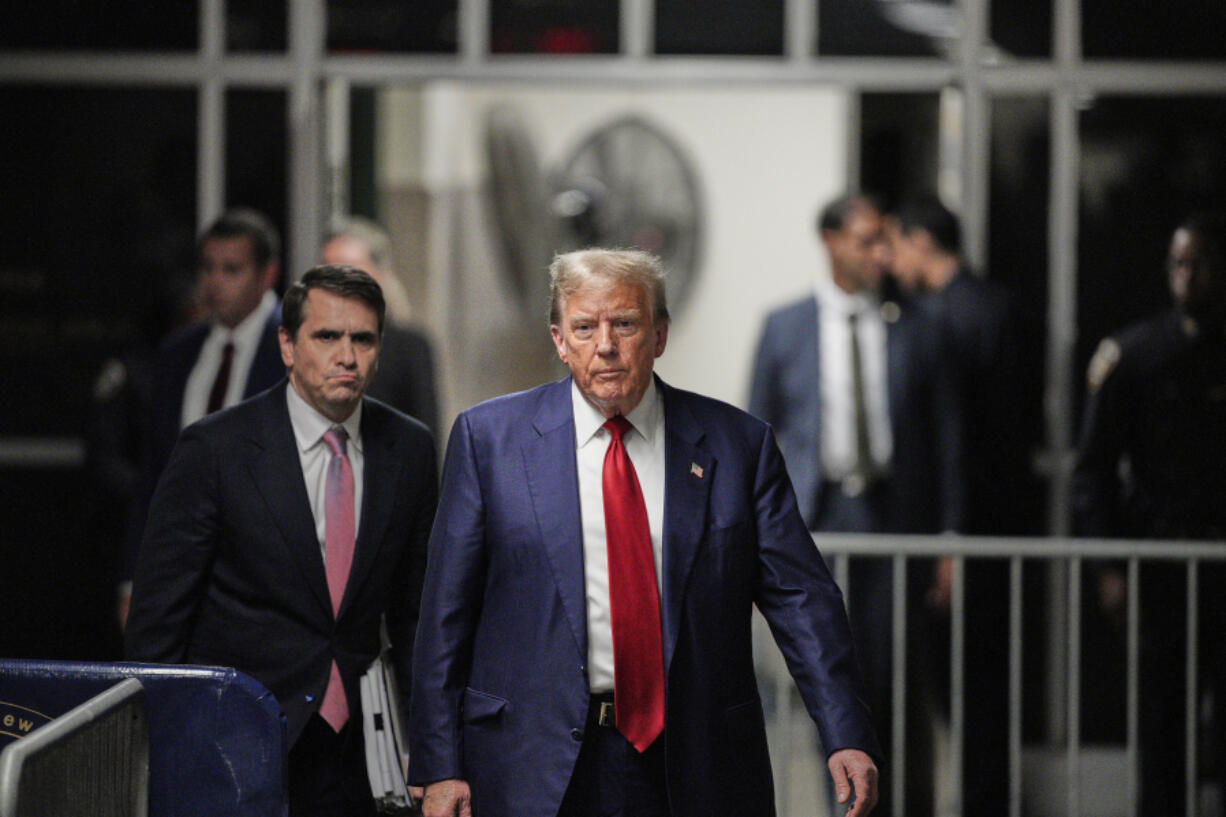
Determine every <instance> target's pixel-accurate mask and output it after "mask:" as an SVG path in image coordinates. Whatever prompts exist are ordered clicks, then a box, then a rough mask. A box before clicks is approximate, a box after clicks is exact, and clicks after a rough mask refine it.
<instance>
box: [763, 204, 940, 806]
mask: <svg viewBox="0 0 1226 817" xmlns="http://www.w3.org/2000/svg"><path fill="white" fill-rule="evenodd" d="M817 228H818V230H817V231H818V236H819V238H820V240H821V242H822V245H823V247H824V248H825V250H826V252H827V255H828V256H829V260H830V275H829V276H828V277H822V278H820V279H819V280H818V281H817V283H816V285H815V288H814V293H813V294H812V295H809V296H807V297H805V298H802V299H800V300H798V301H796V302H794V303H791V304H788V305H785V306H783V307H782V308H780V309H778V310H777V311H775V312H773V313H772V314H771V315H770V316H769V317H768V318H767V320H766V325H765V327H764V329H763V332H762V337H761V340H760V342H759V345H758V350H757V358H756V360H755V363H754V371H753V386H752V390H751V395H750V401H749V410H750V412H751V413H752V414H753V415H754V416H755V417H758V418H759V419H761V420H764V421H766V422H767V423H769V424H770V425H771V428H772V429H773V431H774V432H775V433H776V434H777V435H778V437H779V447H780V449H781V450H782V451H783V456H784V459H785V460H786V461H787V469H788V473H789V474H790V475H791V478H792V484H793V485H794V486H795V487H796V494H797V501H798V503H799V505H800V511H801V514H802V516H803V517H804V520H805V523H806V524H807V525H808V527H809V528H810V529H811V530H815V531H826V532H854V533H935V532H940V531H952V530H960V529H961V527H962V515H963V504H964V503H963V491H964V484H963V478H962V437H961V422H960V416H961V408H960V403H959V399H958V393H957V391H956V389H955V386H954V381H953V379H952V372H951V370H950V369H949V368H948V365H947V363H946V360H945V358H944V355H943V354H942V347H941V338H940V334H939V331H938V326H937V325H936V323H935V322H934V321H932V320H931V319H930V318H929V316H928V315H927V314H926V313H925V312H924V311H922V310H918V309H915V308H914V307H913V306H912V305H911V304H909V303H908V302H907V301H906V300H905V299H903V298H901V297H889V298H887V297H883V295H882V291H881V290H882V284H883V282H884V278H885V272H886V268H887V265H888V262H889V252H888V246H887V243H886V235H885V231H884V222H883V219H882V214H881V210H880V208H879V207H878V205H877V204H876V202H875V201H874V200H873V199H871V198H870V197H867V196H864V195H860V194H854V193H853V194H847V195H844V196H841V197H839V198H837V199H835V200H834V201H832V202H830V203H829V204H828V205H826V207H825V208H823V210H822V212H821V215H820V217H819V221H818V224H817ZM921 572H922V571H920V570H917V569H916V568H915V567H914V566H913V567H912V569H911V571H910V573H911V575H912V576H916V577H918V576H919V574H920V573H921ZM892 579H893V569H892V566H891V564H890V562H889V561H888V560H883V559H860V560H855V561H853V562H852V564H851V571H850V577H849V588H848V601H849V610H850V617H851V624H852V629H853V631H854V633H855V637H856V645H857V648H858V652H859V655H860V657H861V660H863V662H864V673H865V676H866V680H867V681H868V687H869V694H870V696H871V697H870V699H869V700H870V706H871V708H872V711H873V715H874V717H875V718H876V719H877V731H878V734H880V735H881V736H882V737H883V739H886V740H887V741H888V738H889V735H890V734H891V729H890V718H891V683H890V681H891V675H892V666H891V665H892V660H891V656H892V625H891V620H892V611H893V592H892ZM911 584H912V585H913V586H912V587H909V588H908V591H909V596H910V604H909V612H910V613H911V615H909V616H908V618H907V622H908V628H909V630H910V632H909V634H908V641H909V642H910V643H909V647H908V651H907V654H908V655H909V656H912V657H913V660H912V661H911V662H910V665H911V669H913V670H914V671H915V672H916V673H917V675H919V674H922V673H923V669H922V668H921V666H920V665H921V663H922V661H923V659H924V657H925V654H926V652H927V650H926V649H925V648H924V647H923V646H922V643H923V642H922V639H923V638H924V637H925V633H924V629H925V627H924V624H925V621H924V616H923V615H922V614H917V613H922V611H923V605H924V599H925V595H926V591H927V590H928V581H927V578H926V577H923V578H922V580H921V581H913V582H912V583H911ZM920 677H922V675H921V676H920ZM908 680H909V681H910V680H912V679H908ZM915 680H918V678H917V679H915ZM910 686H911V689H912V690H917V689H919V688H920V686H919V685H918V684H914V685H910ZM922 697H923V696H922V695H916V694H912V695H910V696H909V698H910V699H911V701H912V705H910V706H908V712H907V721H906V722H907V734H908V737H909V740H908V743H909V744H911V745H912V747H913V748H912V750H911V751H909V752H908V757H909V758H910V759H911V760H912V761H915V760H917V759H918V760H919V762H918V763H917V762H909V763H908V770H907V771H908V775H907V790H908V798H907V799H908V811H907V813H908V814H923V813H925V808H930V807H931V806H930V804H931V801H932V797H931V775H930V774H929V773H928V771H927V770H926V769H924V768H922V767H923V766H924V764H925V762H926V761H924V760H923V754H924V751H923V749H922V744H923V743H924V742H925V741H924V739H923V737H922V733H923V729H924V727H925V723H926V720H925V719H924V717H923V714H922V713H921V712H920V711H919V710H918V707H917V706H916V705H915V704H917V703H918V701H917V699H920V698H922ZM888 791H889V787H886V792H887V793H888ZM883 800H887V798H883ZM889 805H891V804H889V803H888V801H887V802H883V808H884V807H886V806H889Z"/></svg>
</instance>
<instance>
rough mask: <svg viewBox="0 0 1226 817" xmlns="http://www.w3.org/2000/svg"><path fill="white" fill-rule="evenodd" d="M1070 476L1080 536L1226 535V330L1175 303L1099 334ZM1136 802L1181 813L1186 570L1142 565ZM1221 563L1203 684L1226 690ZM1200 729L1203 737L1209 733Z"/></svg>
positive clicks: (1204, 587)
mask: <svg viewBox="0 0 1226 817" xmlns="http://www.w3.org/2000/svg"><path fill="white" fill-rule="evenodd" d="M1087 380H1088V388H1089V396H1088V401H1087V404H1086V410H1085V416H1084V418H1083V424H1082V429H1081V443H1080V447H1079V451H1078V456H1077V464H1076V468H1075V471H1074V479H1073V508H1074V514H1075V523H1076V530H1077V532H1078V533H1079V534H1081V535H1083V536H1094V537H1125V538H1151V539H1210V540H1215V539H1226V330H1224V329H1223V328H1222V327H1220V326H1219V327H1216V328H1209V327H1206V326H1203V325H1201V324H1198V322H1197V321H1196V320H1195V319H1193V318H1191V317H1189V316H1188V315H1186V314H1185V313H1184V312H1183V311H1181V310H1180V309H1178V308H1172V309H1169V310H1167V311H1165V312H1163V313H1161V314H1159V315H1157V316H1155V317H1153V318H1150V319H1148V320H1146V321H1143V322H1141V323H1138V324H1136V325H1134V326H1131V327H1129V328H1127V329H1125V330H1124V331H1122V332H1120V333H1119V334H1118V335H1116V336H1114V337H1111V338H1107V339H1106V340H1104V341H1103V342H1102V343H1101V344H1100V346H1099V348H1098V351H1097V352H1096V353H1095V355H1094V358H1093V360H1092V361H1091V363H1090V366H1089V370H1088V375H1087ZM1141 571H1142V572H1141V575H1142V580H1141V586H1140V615H1141V633H1140V636H1141V656H1140V684H1141V687H1140V697H1141V705H1140V723H1139V726H1140V744H1141V745H1140V748H1141V775H1140V784H1141V812H1142V813H1144V814H1147V815H1165V814H1183V813H1184V803H1183V789H1184V787H1183V785H1182V781H1183V780H1184V751H1183V748H1184V718H1185V716H1184V706H1185V704H1184V701H1185V683H1184V682H1185V678H1184V672H1183V667H1184V666H1185V665H1186V664H1185V655H1184V653H1185V649H1184V644H1185V640H1186V639H1185V638H1184V633H1186V632H1187V629H1186V628H1187V619H1186V613H1185V610H1186V592H1185V587H1186V572H1185V570H1184V567H1183V565H1182V564H1181V563H1177V562H1175V563H1170V564H1166V563H1161V562H1153V561H1151V562H1145V563H1142V566H1141ZM1220 571H1221V568H1220V567H1219V566H1217V565H1214V564H1206V565H1204V566H1203V567H1202V569H1201V583H1200V584H1201V602H1202V604H1201V611H1200V614H1201V619H1200V625H1199V626H1200V633H1201V639H1200V641H1201V646H1200V649H1199V655H1200V670H1201V671H1200V676H1201V677H1200V679H1199V682H1200V683H1199V686H1198V689H1199V691H1200V692H1201V693H1202V697H1203V693H1204V692H1205V691H1206V689H1208V690H1210V691H1213V692H1214V693H1215V695H1214V697H1215V698H1216V699H1217V700H1218V701H1221V699H1222V695H1223V693H1226V667H1224V666H1223V650H1222V649H1221V645H1220V641H1221V637H1222V636H1221V633H1222V625H1223V623H1224V620H1226V616H1224V615H1223V609H1224V605H1223V603H1222V601H1221V600H1220V598H1219V597H1220V596H1221V593H1220V592H1218V591H1217V590H1215V588H1219V587H1220V586H1221V580H1222V574H1221V572H1220ZM1217 707H1218V709H1219V711H1218V712H1216V713H1214V715H1213V720H1212V722H1211V723H1208V724H1202V726H1201V732H1200V735H1201V741H1200V743H1201V746H1200V757H1201V770H1200V773H1201V775H1202V776H1203V775H1204V773H1205V772H1206V770H1207V768H1206V766H1207V764H1216V765H1217V769H1216V770H1213V769H1212V768H1209V769H1208V771H1211V772H1212V774H1213V776H1216V777H1218V778H1219V779H1220V778H1221V777H1222V769H1221V763H1222V761H1223V752H1222V749H1223V748H1224V746H1223V744H1224V743H1226V741H1223V739H1222V721H1223V717H1222V713H1221V711H1220V709H1221V704H1220V703H1219V704H1218V705H1217ZM1206 739H1207V740H1206Z"/></svg>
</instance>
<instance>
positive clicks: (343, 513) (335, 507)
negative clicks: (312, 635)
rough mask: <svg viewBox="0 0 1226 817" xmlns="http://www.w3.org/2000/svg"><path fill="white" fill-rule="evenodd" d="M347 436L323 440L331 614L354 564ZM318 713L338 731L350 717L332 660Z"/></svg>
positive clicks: (339, 432) (339, 431)
mask: <svg viewBox="0 0 1226 817" xmlns="http://www.w3.org/2000/svg"><path fill="white" fill-rule="evenodd" d="M347 439H348V435H347V434H346V433H345V429H343V428H333V429H330V430H329V431H328V432H327V433H326V434H324V443H325V444H327V446H328V448H329V449H330V450H331V451H332V459H331V460H329V461H328V479H327V483H326V485H325V488H324V569H325V571H326V572H327V574H328V594H329V596H331V598H332V613H333V615H335V614H336V613H337V612H339V611H340V609H341V598H342V597H343V596H344V595H345V583H346V582H347V581H348V580H349V567H350V565H352V564H353V541H354V536H355V532H354V519H353V468H352V467H351V466H350V465H349V457H348V456H347V455H346V453H345V442H346V440H347ZM319 714H320V715H321V716H322V717H323V719H324V720H326V721H327V722H328V724H329V725H330V726H331V727H332V728H333V729H334V730H335V731H337V732H339V731H341V727H343V726H344V725H345V722H346V721H348V720H349V704H348V703H347V702H346V700H345V687H344V685H343V684H342V683H341V673H340V669H339V668H338V667H337V666H336V662H335V661H333V662H332V671H331V674H330V675H329V677H328V688H327V690H326V691H325V692H324V699H323V702H322V703H321V704H320V705H319Z"/></svg>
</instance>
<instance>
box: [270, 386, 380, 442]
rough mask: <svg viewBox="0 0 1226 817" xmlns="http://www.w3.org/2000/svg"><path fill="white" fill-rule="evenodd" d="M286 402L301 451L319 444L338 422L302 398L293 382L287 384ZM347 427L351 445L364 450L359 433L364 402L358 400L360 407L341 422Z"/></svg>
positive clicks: (295, 437)
mask: <svg viewBox="0 0 1226 817" xmlns="http://www.w3.org/2000/svg"><path fill="white" fill-rule="evenodd" d="M285 392H286V403H287V404H288V405H289V422H290V425H291V426H293V428H294V439H295V440H296V441H297V443H298V449H299V451H302V452H305V451H307V450H308V449H310V448H312V447H314V446H316V445H319V444H320V442H321V441H322V440H323V437H324V434H326V433H328V430H329V429H331V428H333V427H334V426H336V425H337V424H336V423H334V422H332V421H331V420H329V419H328V418H327V417H325V416H323V415H322V414H320V413H319V412H318V411H316V410H315V408H314V407H313V406H312V405H311V404H310V403H308V402H307V401H306V400H303V399H302V395H300V394H299V393H298V392H297V391H296V390H295V389H294V384H293V383H286V384H285ZM340 425H341V426H342V427H344V429H345V433H347V434H348V435H349V443H348V444H349V445H352V446H354V447H356V448H357V449H358V451H361V450H362V436H361V434H360V433H359V432H360V429H361V426H362V403H361V401H358V407H357V408H355V409H354V410H353V414H350V415H349V418H348V419H347V420H345V422H343V423H341V424H340Z"/></svg>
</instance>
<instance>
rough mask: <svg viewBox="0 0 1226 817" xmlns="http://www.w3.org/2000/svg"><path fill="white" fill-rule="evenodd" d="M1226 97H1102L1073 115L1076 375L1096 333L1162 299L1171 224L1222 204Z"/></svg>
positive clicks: (1126, 321)
mask: <svg viewBox="0 0 1226 817" xmlns="http://www.w3.org/2000/svg"><path fill="white" fill-rule="evenodd" d="M1224 131H1226V97H1220V96H1218V97H1178V98H1162V99H1153V98H1150V99H1146V98H1135V97H1103V98H1099V99H1098V100H1096V101H1095V102H1094V104H1093V105H1092V107H1090V108H1088V109H1087V110H1086V111H1085V112H1084V113H1082V115H1081V151H1082V156H1081V202H1080V211H1081V222H1080V223H1081V227H1080V241H1079V250H1078V269H1079V273H1078V280H1077V286H1078V296H1077V325H1078V333H1079V337H1078V343H1077V369H1076V371H1077V372H1078V373H1079V376H1078V378H1077V382H1078V384H1079V385H1080V384H1083V383H1084V382H1085V378H1084V377H1082V376H1080V375H1081V374H1084V373H1085V371H1086V364H1087V361H1088V359H1089V357H1090V355H1091V354H1092V353H1093V352H1094V349H1095V347H1096V346H1097V345H1098V342H1099V341H1100V340H1101V339H1102V338H1103V337H1104V336H1106V335H1108V334H1110V333H1111V332H1114V331H1116V330H1118V329H1120V328H1121V327H1123V326H1125V325H1127V324H1130V323H1132V322H1134V321H1136V320H1139V319H1141V318H1142V317H1145V316H1146V315H1150V314H1153V313H1154V312H1157V311H1158V310H1159V309H1162V308H1163V307H1164V306H1166V305H1168V304H1169V303H1170V298H1169V295H1168V294H1167V290H1166V275H1165V272H1164V267H1163V264H1164V261H1165V258H1166V251H1167V247H1168V245H1169V242H1170V238H1171V233H1172V231H1173V230H1174V228H1175V224H1176V223H1177V222H1178V221H1179V220H1180V219H1181V218H1183V217H1184V216H1186V215H1188V214H1189V213H1191V212H1193V211H1195V210H1200V209H1211V208H1220V207H1221V191H1222V190H1224V189H1226V143H1223V141H1222V133H1223V132H1224Z"/></svg>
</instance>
